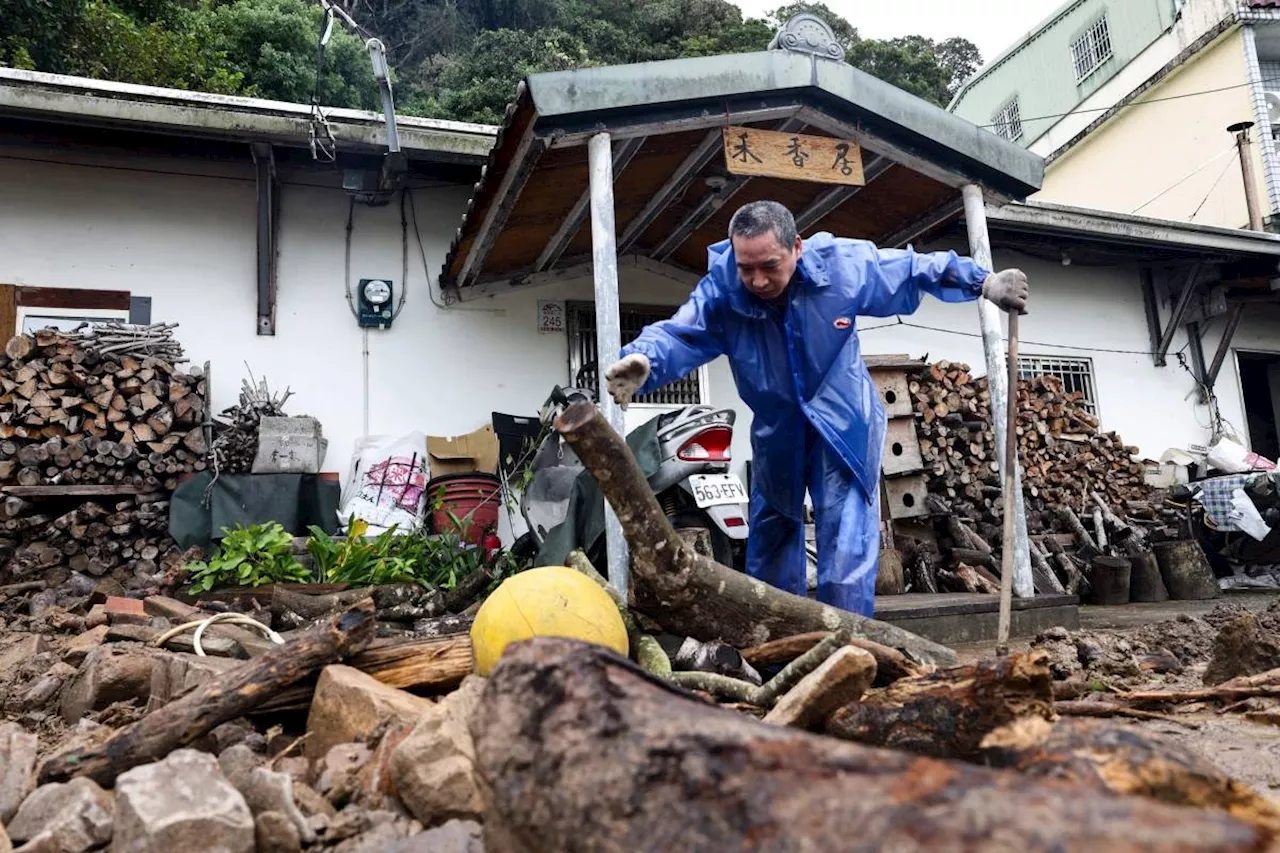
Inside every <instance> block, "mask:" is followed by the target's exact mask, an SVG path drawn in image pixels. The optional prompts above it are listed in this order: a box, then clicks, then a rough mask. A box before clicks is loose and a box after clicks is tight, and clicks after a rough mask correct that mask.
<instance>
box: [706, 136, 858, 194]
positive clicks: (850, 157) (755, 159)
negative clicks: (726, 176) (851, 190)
mask: <svg viewBox="0 0 1280 853" xmlns="http://www.w3.org/2000/svg"><path fill="white" fill-rule="evenodd" d="M723 137H724V161H725V166H726V167H727V168H728V170H729V172H730V173H731V174H734V175H749V176H755V175H764V176H767V177H771V178H785V179H787V180H791V181H815V182H817V183H823V184H844V185H846V186H854V187H860V186H862V185H864V184H865V183H866V182H867V180H866V174H865V172H864V171H863V168H862V149H861V148H860V147H859V146H858V143H856V142H854V141H852V140H849V139H833V138H831V137H829V136H810V135H807V134H802V133H779V132H778V131H772V130H760V129H758V128H754V127H726V128H725V129H724V133H723Z"/></svg>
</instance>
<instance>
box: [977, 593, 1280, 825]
mask: <svg viewBox="0 0 1280 853" xmlns="http://www.w3.org/2000/svg"><path fill="white" fill-rule="evenodd" d="M1245 614H1253V616H1254V618H1255V619H1256V620H1257V622H1256V623H1253V629H1254V632H1255V633H1254V635H1253V637H1254V638H1261V639H1262V640H1263V643H1262V645H1264V646H1269V641H1270V640H1272V639H1274V641H1275V642H1276V643H1277V644H1280V594H1273V593H1252V592H1251V593H1230V594H1226V595H1224V596H1223V597H1222V598H1219V599H1217V600H1214V601H1170V602H1166V603H1164V604H1148V605H1128V606H1125V607H1082V608H1081V610H1080V621H1081V626H1082V627H1081V629H1080V630H1079V631H1070V632H1068V631H1066V630H1064V629H1056V630H1054V631H1050V632H1047V634H1045V635H1041V636H1040V637H1037V638H1033V639H1031V640H1022V641H1020V642H1017V641H1015V642H1013V643H1012V644H1011V646H1012V648H1014V649H1029V648H1042V649H1045V650H1046V651H1048V652H1049V654H1050V655H1051V657H1052V660H1053V663H1052V664H1051V667H1052V668H1053V670H1054V676H1055V678H1056V679H1058V680H1059V681H1070V680H1082V681H1084V682H1086V684H1088V685H1089V687H1090V688H1091V690H1092V691H1093V692H1095V693H1096V694H1097V696H1098V698H1105V695H1106V692H1107V691H1108V690H1194V689H1199V688H1202V687H1204V686H1205V680H1204V679H1205V673H1206V671H1207V670H1209V669H1210V668H1211V665H1212V664H1213V662H1214V651H1215V641H1219V636H1220V635H1221V634H1222V633H1223V629H1224V628H1225V627H1227V626H1228V625H1231V624H1232V623H1237V620H1239V618H1240V617H1241V616H1242V615H1245ZM1246 621H1247V620H1246ZM1238 624H1239V623H1237V625H1238ZM1233 630H1234V629H1233ZM1238 634H1239V632H1238V630H1236V631H1235V633H1232V632H1231V631H1229V632H1228V635H1229V636H1235V637H1237V639H1238ZM1219 642H1221V644H1222V645H1221V648H1220V650H1219V654H1218V661H1217V663H1216V666H1217V667H1218V668H1223V667H1224V666H1225V667H1226V670H1227V671H1228V672H1229V670H1230V665H1231V662H1232V661H1233V660H1236V659H1237V658H1238V657H1239V649H1238V646H1237V645H1232V644H1231V643H1229V642H1227V641H1226V638H1225V637H1224V639H1223V640H1222V641H1219ZM957 651H958V652H959V653H960V657H961V660H962V661H972V660H976V659H978V658H981V657H985V656H989V655H991V654H993V653H994V644H975V645H970V646H964V647H962V648H960V649H958V650H957ZM1270 651H1271V649H1270V648H1269V647H1268V648H1263V649H1262V650H1261V655H1260V659H1259V660H1255V661H1253V664H1254V666H1255V668H1256V667H1258V666H1262V665H1263V664H1262V662H1261V661H1262V660H1265V657H1266V654H1267V653H1269V652H1270ZM1277 653H1278V654H1280V651H1278V652H1277ZM1224 658H1225V660H1224ZM1273 665H1274V666H1276V667H1280V660H1277V661H1276V662H1275V663H1274V664H1273ZM1222 674H1223V673H1217V674H1216V676H1214V680H1219V679H1220V678H1221V676H1222ZM1184 710H1185V712H1178V713H1174V714H1170V715H1169V717H1170V719H1169V720H1168V721H1166V720H1123V719H1112V720H1111V722H1113V723H1115V724H1117V725H1124V726H1132V727H1133V728H1135V729H1137V730H1139V731H1142V732H1146V733H1154V734H1159V735H1161V736H1163V737H1166V738H1170V739H1172V740H1175V741H1177V742H1179V743H1182V744H1185V745H1186V746H1189V747H1191V748H1193V749H1195V750H1196V751H1198V752H1200V753H1201V754H1202V755H1204V756H1205V757H1207V758H1209V759H1210V760H1212V761H1214V762H1215V763H1216V764H1218V766H1219V767H1221V769H1222V770H1223V771H1225V772H1226V773H1228V774H1230V775H1232V776H1235V777H1236V778H1238V779H1240V780H1242V781H1244V782H1248V783H1249V784H1250V785H1253V786H1254V787H1255V788H1256V789H1257V790H1258V791H1259V792H1260V793H1262V794H1264V795H1266V796H1269V797H1272V798H1274V799H1277V800H1280V700H1272V699H1261V700H1259V699H1255V700H1250V703H1249V704H1248V705H1244V706H1241V707H1239V708H1236V709H1232V710H1231V711H1229V712H1228V713H1219V710H1220V709H1219V708H1217V707H1214V706H1210V705H1192V706H1188V707H1187V708H1186V709H1184Z"/></svg>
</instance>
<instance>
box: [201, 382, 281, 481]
mask: <svg viewBox="0 0 1280 853" xmlns="http://www.w3.org/2000/svg"><path fill="white" fill-rule="evenodd" d="M292 396H293V392H292V391H290V390H289V389H288V388H286V389H285V391H284V393H283V394H277V393H275V392H273V391H272V390H271V389H270V387H268V385H267V380H266V377H263V378H262V379H261V380H257V379H253V377H252V374H251V375H250V379H245V380H243V381H242V385H241V388H240V401H239V402H238V403H237V404H236V405H234V406H231V407H230V408H227V409H224V410H223V411H222V414H221V415H220V418H222V421H221V422H219V423H218V424H217V435H216V436H215V438H214V440H213V454H214V459H215V462H216V464H217V470H218V472H219V473H223V474H248V473H249V472H250V471H252V470H253V460H254V458H255V457H256V456H257V455H258V427H259V425H260V424H261V423H262V419H263V418H282V417H285V411H284V404H285V403H286V402H288V400H289V398H290V397H292Z"/></svg>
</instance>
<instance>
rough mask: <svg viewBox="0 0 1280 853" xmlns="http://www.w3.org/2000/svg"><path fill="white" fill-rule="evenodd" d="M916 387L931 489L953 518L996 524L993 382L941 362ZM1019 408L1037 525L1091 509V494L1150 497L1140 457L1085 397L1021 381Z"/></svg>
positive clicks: (1026, 481) (1121, 501)
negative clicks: (1061, 509)
mask: <svg viewBox="0 0 1280 853" xmlns="http://www.w3.org/2000/svg"><path fill="white" fill-rule="evenodd" d="M909 387H910V390H911V394H912V397H913V399H914V401H915V408H916V413H917V418H918V424H917V432H918V434H919V436H920V452H921V455H922V456H923V457H924V460H925V463H926V466H927V467H929V468H930V469H931V471H932V475H933V476H932V478H931V480H930V483H929V488H930V491H931V492H934V493H936V494H939V495H940V496H942V497H944V498H945V499H946V500H947V501H948V503H949V504H950V505H951V506H952V508H953V510H954V511H955V512H957V513H960V514H961V515H963V516H965V517H968V518H971V519H975V520H977V521H978V522H979V523H988V524H991V525H993V526H998V525H999V523H1000V520H1001V517H1002V514H1003V513H1002V507H1003V504H1002V502H1001V497H1000V494H1001V492H1000V475H999V465H998V463H997V461H996V459H997V457H996V443H995V438H994V437H993V436H992V432H991V423H992V420H991V393H990V391H989V390H988V389H987V381H986V379H985V377H984V378H981V379H974V378H972V377H971V376H970V374H969V366H968V365H967V364H960V363H958V362H948V361H942V362H938V363H937V364H934V365H930V366H929V367H927V368H926V369H925V370H924V371H923V372H922V373H921V374H920V375H919V376H918V377H917V378H916V379H914V380H913V381H912V382H911V383H910V386H909ZM1018 409H1019V414H1018V424H1017V432H1018V446H1019V452H1018V458H1019V462H1020V464H1021V465H1022V478H1023V492H1024V494H1023V497H1024V499H1025V501H1026V507H1027V512H1028V521H1029V522H1030V521H1031V517H1032V516H1033V515H1036V514H1040V513H1044V512H1047V511H1051V510H1052V509H1053V508H1054V507H1057V506H1074V507H1077V508H1078V507H1082V506H1085V505H1091V502H1092V498H1091V495H1092V493H1093V492H1098V493H1099V494H1101V495H1102V496H1103V497H1104V499H1105V500H1106V501H1107V503H1108V505H1110V506H1111V507H1112V508H1114V509H1121V508H1123V507H1124V505H1125V502H1127V501H1136V502H1141V501H1145V500H1146V499H1147V498H1148V497H1149V493H1150V490H1149V489H1148V487H1147V486H1146V485H1145V484H1144V482H1143V470H1142V465H1141V464H1139V463H1138V462H1136V461H1135V460H1134V458H1133V457H1134V455H1135V454H1136V453H1137V452H1138V449H1137V448H1136V447H1129V446H1126V445H1125V443H1124V442H1123V441H1122V440H1121V438H1120V437H1119V436H1118V435H1116V434H1115V433H1114V432H1100V431H1099V428H1098V419H1097V418H1096V417H1094V416H1093V415H1092V414H1090V413H1089V412H1088V411H1086V409H1085V408H1084V406H1083V405H1082V404H1081V402H1080V394H1079V393H1069V392H1067V391H1066V390H1065V389H1064V388H1063V384H1062V380H1061V379H1059V378H1058V377H1056V376H1040V377H1036V378H1034V379H1030V380H1024V381H1022V382H1020V383H1019V384H1018ZM995 541H999V538H998V537H997V538H996V540H995Z"/></svg>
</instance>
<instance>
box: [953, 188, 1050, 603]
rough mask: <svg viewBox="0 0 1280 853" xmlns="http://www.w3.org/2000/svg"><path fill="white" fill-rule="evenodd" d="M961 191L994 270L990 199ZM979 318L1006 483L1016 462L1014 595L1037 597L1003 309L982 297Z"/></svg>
mask: <svg viewBox="0 0 1280 853" xmlns="http://www.w3.org/2000/svg"><path fill="white" fill-rule="evenodd" d="M961 192H962V193H963V196H964V219H965V224H966V226H967V227H968V230H969V254H970V255H971V256H972V257H973V260H974V261H975V262H977V263H978V264H979V265H981V266H983V267H985V268H987V269H994V266H995V262H994V261H993V260H992V259H991V236H990V234H989V233H988V232H987V202H986V199H985V198H983V195H982V187H979V186H978V185H976V184H965V186H964V187H963V188H962V190H961ZM978 320H979V322H980V323H981V325H982V348H983V350H984V351H985V353H986V357H987V359H986V360H987V388H988V389H990V391H991V417H992V420H993V422H994V423H993V426H994V427H995V429H994V435H995V438H996V458H997V459H998V461H999V464H1000V475H1001V479H1002V481H1003V482H1007V481H1008V478H1007V477H1006V476H1005V472H1006V468H1005V466H1006V465H1013V466H1014V467H1013V485H1014V492H1013V508H1014V525H1015V527H1014V539H1013V542H1014V564H1013V594H1014V595H1016V596H1017V597H1018V598H1034V597H1035V594H1036V593H1035V584H1034V583H1033V582H1032V580H1031V545H1030V540H1029V539H1028V538H1027V512H1026V509H1025V508H1024V506H1023V498H1022V474H1021V472H1020V471H1019V470H1018V460H1017V459H1016V458H1015V459H1011V460H1009V459H1006V458H1005V448H1004V442H1003V441H1001V439H1002V437H1003V436H1004V434H1005V424H1006V423H1007V422H1008V407H1009V383H1008V377H1007V375H1006V371H1007V370H1008V364H1007V361H1006V358H1005V347H1004V335H1003V334H1002V333H1001V331H1000V309H999V308H997V307H996V306H995V305H994V304H993V303H992V302H991V301H990V300H987V299H979V300H978Z"/></svg>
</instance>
